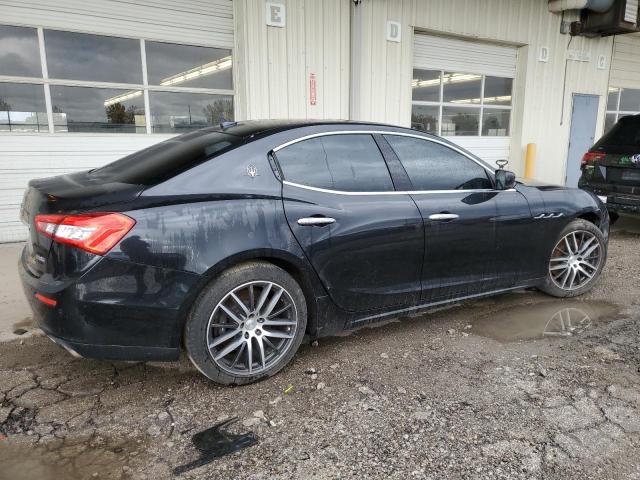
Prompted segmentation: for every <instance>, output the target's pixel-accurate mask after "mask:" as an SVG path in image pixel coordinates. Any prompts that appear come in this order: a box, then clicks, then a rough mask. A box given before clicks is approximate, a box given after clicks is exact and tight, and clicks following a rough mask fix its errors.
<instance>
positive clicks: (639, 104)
mask: <svg viewBox="0 0 640 480" xmlns="http://www.w3.org/2000/svg"><path fill="white" fill-rule="evenodd" d="M620 111H622V112H637V111H640V90H636V89H633V88H623V89H622V92H621V93H620Z"/></svg>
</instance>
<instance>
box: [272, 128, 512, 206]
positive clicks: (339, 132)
mask: <svg viewBox="0 0 640 480" xmlns="http://www.w3.org/2000/svg"><path fill="white" fill-rule="evenodd" d="M375 134H378V135H397V136H400V137H412V138H418V139H420V140H425V141H427V142H433V143H437V144H440V145H443V146H445V147H448V148H450V149H451V150H453V151H455V152H458V153H459V154H461V155H463V156H465V157H466V158H468V159H469V160H471V161H472V162H474V163H476V164H477V165H480V166H481V167H482V168H484V169H485V170H486V171H488V172H490V173H491V174H492V175H493V173H494V171H493V170H491V169H490V168H489V167H487V166H486V165H483V164H482V163H480V162H478V161H477V160H476V159H475V158H473V157H472V156H470V155H469V154H468V153H466V152H465V151H464V150H461V149H459V148H457V147H455V146H453V145H450V144H449V143H447V142H443V141H440V140H438V139H435V138H429V137H425V136H424V135H418V134H413V133H406V132H393V131H388V130H337V131H333V132H320V133H312V134H309V135H304V136H302V137H299V138H296V139H294V140H289V141H288V142H285V143H283V144H281V145H278V146H277V147H275V148H273V149H272V152H273V153H277V152H278V151H279V150H282V149H283V148H286V147H288V146H289V145H294V144H296V143H298V142H302V141H304V140H309V139H312V138H318V137H325V136H329V135H375ZM276 161H277V155H276ZM281 168H282V167H281ZM282 183H283V184H285V185H289V186H291V187H298V188H304V189H307V190H312V191H315V192H323V193H334V194H336V195H407V194H413V195H423V194H429V193H454V192H455V193H473V192H515V191H516V190H515V189H514V188H510V189H508V190H496V189H495V188H478V189H469V190H402V191H400V190H389V191H375V192H347V191H343V190H331V189H328V188H320V187H312V186H310V185H304V184H301V183H294V182H289V181H287V180H283V182H282Z"/></svg>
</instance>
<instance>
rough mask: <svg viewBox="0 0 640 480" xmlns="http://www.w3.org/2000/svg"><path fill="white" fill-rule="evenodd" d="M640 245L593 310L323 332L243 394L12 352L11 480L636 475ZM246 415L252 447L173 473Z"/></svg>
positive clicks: (639, 467)
mask: <svg viewBox="0 0 640 480" xmlns="http://www.w3.org/2000/svg"><path fill="white" fill-rule="evenodd" d="M623 225H624V224H623ZM631 226H632V227H633V224H632V225H631ZM639 246H640V233H638V231H637V230H634V228H629V229H626V228H621V227H618V228H617V231H616V232H615V233H614V235H613V237H612V240H611V243H610V249H609V261H608V265H607V267H606V269H605V271H604V274H603V276H602V278H601V280H600V282H599V284H598V285H597V287H596V288H594V290H593V291H592V292H590V293H589V294H587V295H585V296H583V297H581V298H580V299H577V300H576V299H573V300H569V301H565V300H557V299H552V298H550V297H547V296H545V295H543V294H540V293H538V292H535V291H520V292H515V293H511V294H508V295H502V296H500V297H495V298H492V299H486V300H482V301H476V302H469V303H465V304H462V305H456V306H453V307H450V308H447V309H441V310H439V311H435V312H432V313H430V314H428V315H422V316H416V317H412V318H402V319H398V320H397V321H393V322H389V323H387V324H384V325H381V326H379V327H377V328H368V329H362V330H358V331H356V332H352V333H350V334H345V335H343V336H339V337H333V338H329V339H322V340H320V341H319V344H317V345H315V346H313V345H305V346H303V347H302V348H301V350H300V351H299V353H298V354H297V355H296V357H295V358H294V361H293V362H292V364H291V365H290V366H289V367H287V368H286V369H285V370H284V371H282V372H281V373H280V374H278V375H277V376H275V377H273V378H271V379H268V380H266V381H263V382H261V383H258V384H255V385H249V386H246V387H238V388H229V387H219V386H216V385H213V384H211V383H208V382H207V381H205V380H204V379H203V378H202V377H201V376H200V375H199V374H198V373H197V372H196V371H195V370H194V369H193V368H192V367H191V366H190V365H189V363H188V361H187V360H184V359H183V360H182V361H181V362H179V363H173V364H160V363H146V364H145V363H112V362H99V361H93V360H87V359H74V358H72V357H70V356H69V355H68V354H67V353H66V352H65V351H63V350H62V349H60V348H59V347H57V346H56V345H54V344H53V343H51V342H50V341H49V340H48V339H46V338H44V337H42V336H38V335H32V336H29V337H26V338H24V339H22V340H13V341H11V342H6V343H0V465H1V467H0V478H2V479H4V478H6V479H32V478H38V479H49V478H51V479H54V478H55V479H59V478H65V479H76V478H77V479H81V478H109V479H112V478H113V479H118V478H122V479H128V478H141V479H143V478H148V479H151V478H153V479H164V478H194V479H195V478H198V479H200V478H203V479H209V478H210V479H214V478H215V479H218V478H220V479H228V478H249V479H263V478H264V479H267V478H282V479H285V478H286V479H288V478H317V479H328V478H344V477H354V478H398V479H403V480H405V479H413V478H420V479H423V478H433V479H442V478H456V479H458V478H474V479H475V478H505V479H507V478H508V479H514V478H516V479H517V478H527V479H529V478H532V479H536V478H541V479H542V478H545V479H548V478H554V479H555V478H558V479H572V478H575V479H584V478H594V479H596V478H597V479H604V478H607V479H618V478H620V479H623V478H624V479H628V478H631V479H634V478H635V479H640V371H639V367H640V348H639V345H640V342H639V341H640V324H639V323H638V320H640V255H639V254H638V249H639ZM233 417H238V421H237V422H235V423H233V424H231V425H229V426H228V427H227V428H228V431H229V432H231V434H233V435H231V434H227V438H226V439H227V440H228V439H230V438H231V439H235V440H237V441H238V443H240V444H241V446H242V445H244V446H246V448H243V449H241V450H239V451H238V452H236V453H231V454H229V455H225V456H222V457H219V458H215V457H216V455H219V454H221V453H222V452H224V451H225V448H227V449H228V448H230V447H229V444H228V442H226V441H225V438H223V437H220V438H217V439H216V438H215V437H214V438H213V439H209V440H212V442H213V447H215V449H214V450H213V451H212V452H210V453H209V454H205V455H204V457H203V459H202V460H201V461H200V462H199V463H200V464H203V465H200V466H196V467H195V468H192V469H190V470H187V471H186V472H184V473H179V474H178V473H175V472H174V469H176V468H179V467H180V466H182V465H185V464H190V463H191V462H196V465H197V464H198V459H199V457H200V453H199V452H198V450H197V449H196V448H195V446H194V444H193V443H192V437H193V435H194V434H196V433H198V432H200V431H203V430H206V429H209V428H211V427H213V426H215V425H216V424H218V423H219V422H222V421H224V420H226V419H230V418H233ZM200 440H201V441H202V439H200ZM216 440H219V441H220V443H216ZM210 443H211V442H210Z"/></svg>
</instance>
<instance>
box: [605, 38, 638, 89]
mask: <svg viewBox="0 0 640 480" xmlns="http://www.w3.org/2000/svg"><path fill="white" fill-rule="evenodd" d="M609 83H610V84H611V86H613V87H623V88H640V36H638V35H623V36H618V37H616V38H615V43H614V47H613V60H612V61H611V80H610V81H609Z"/></svg>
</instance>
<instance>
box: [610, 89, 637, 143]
mask: <svg viewBox="0 0 640 480" xmlns="http://www.w3.org/2000/svg"><path fill="white" fill-rule="evenodd" d="M638 114H640V89H634V88H617V87H609V96H608V98H607V114H606V116H605V123H604V130H605V132H608V131H609V130H611V127H613V126H614V125H615V123H616V122H617V121H618V120H620V119H621V118H622V117H626V116H628V115H638Z"/></svg>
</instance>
